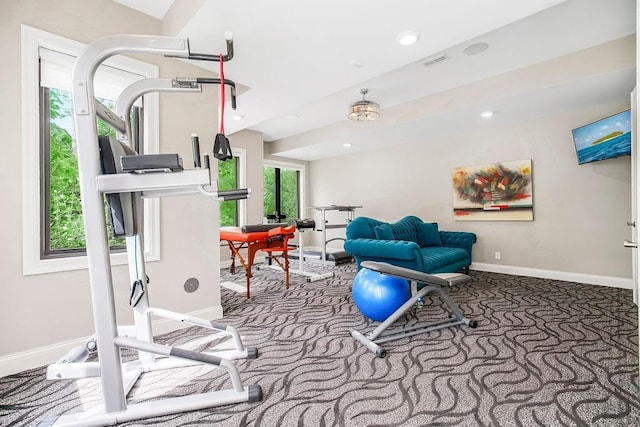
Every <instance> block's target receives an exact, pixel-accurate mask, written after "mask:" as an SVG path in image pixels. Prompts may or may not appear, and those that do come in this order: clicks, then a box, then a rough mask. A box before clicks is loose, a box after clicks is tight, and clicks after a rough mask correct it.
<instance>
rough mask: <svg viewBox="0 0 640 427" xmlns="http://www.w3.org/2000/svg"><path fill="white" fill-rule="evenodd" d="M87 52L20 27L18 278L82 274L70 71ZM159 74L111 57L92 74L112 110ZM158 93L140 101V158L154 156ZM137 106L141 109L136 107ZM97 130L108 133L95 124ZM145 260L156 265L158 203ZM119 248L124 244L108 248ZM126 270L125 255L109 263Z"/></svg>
mask: <svg viewBox="0 0 640 427" xmlns="http://www.w3.org/2000/svg"><path fill="white" fill-rule="evenodd" d="M84 47H85V45H83V44H81V43H77V42H74V41H72V40H68V39H65V38H63V37H59V36H56V35H53V34H50V33H47V32H44V31H40V30H37V29H35V28H31V27H28V26H26V25H23V26H22V70H23V73H22V74H23V82H22V97H23V102H22V105H23V110H22V117H23V120H22V123H23V217H24V222H23V242H24V243H23V272H24V274H38V273H47V272H53V271H63V270H72V269H80V268H86V267H87V262H86V255H84V248H83V246H84V237H83V232H79V231H78V230H80V229H82V230H83V226H82V225H83V220H82V214H81V205H79V203H78V202H79V187H78V179H77V161H76V158H75V154H74V151H75V145H74V144H75V141H74V130H73V116H72V112H71V95H70V93H69V90H70V86H71V70H72V67H73V64H74V62H75V58H76V57H77V55H78V53H79V52H81V51H82V50H83V49H84ZM157 75H158V69H157V67H156V66H154V65H150V64H146V63H144V62H141V61H137V60H133V59H130V58H124V57H116V58H111V59H110V60H109V61H107V62H106V63H105V66H101V67H100V69H99V70H98V72H97V73H96V79H95V84H94V89H95V93H96V96H97V97H99V98H100V99H104V100H105V105H109V104H110V103H111V104H113V103H114V102H113V101H107V100H115V99H117V97H118V95H119V93H120V91H122V89H124V88H125V87H126V86H128V85H129V84H130V83H132V82H133V81H135V80H139V79H142V78H146V77H156V76H157ZM157 100H158V97H157V94H151V95H145V97H144V101H143V102H144V109H142V110H141V111H138V112H137V113H138V114H136V116H137V117H139V118H140V120H139V122H140V123H141V124H142V126H141V127H142V129H141V131H140V134H142V135H144V138H143V141H142V144H143V151H144V152H147V153H154V152H157V145H158V143H157V127H158V125H157V123H158V119H157V116H158V106H157ZM141 105H142V104H140V105H139V106H141ZM99 128H100V129H101V130H107V127H106V126H105V125H104V124H102V125H99ZM144 212H145V214H144V222H145V237H146V238H145V253H146V255H145V256H146V259H147V260H154V259H155V260H157V259H159V256H158V253H159V203H158V202H157V200H153V199H152V200H145V207H144ZM112 244H114V245H119V244H122V241H113V242H112ZM112 260H113V262H114V263H116V264H124V263H126V254H116V255H114V256H112Z"/></svg>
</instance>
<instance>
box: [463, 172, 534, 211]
mask: <svg viewBox="0 0 640 427" xmlns="http://www.w3.org/2000/svg"><path fill="white" fill-rule="evenodd" d="M452 179H453V216H454V219H455V220H456V221H533V175H532V169H531V159H528V160H516V161H510V162H500V163H489V164H485V165H477V166H461V167H456V168H454V169H453V176H452Z"/></svg>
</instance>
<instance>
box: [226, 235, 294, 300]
mask: <svg viewBox="0 0 640 427" xmlns="http://www.w3.org/2000/svg"><path fill="white" fill-rule="evenodd" d="M295 231H296V226H295V225H290V226H287V227H282V226H275V227H273V228H271V229H269V230H266V231H250V232H243V231H242V229H241V228H240V227H222V228H220V241H225V242H227V244H228V245H229V249H230V250H231V267H230V268H229V269H230V271H231V273H232V274H233V273H235V272H236V263H235V260H236V257H237V258H238V260H239V261H240V265H242V268H244V270H245V272H246V274H247V298H250V297H251V292H250V285H251V277H252V274H251V266H252V265H253V260H254V258H255V256H256V253H257V252H258V251H263V252H265V253H266V256H267V258H270V259H272V260H274V261H275V262H276V263H277V264H278V266H279V267H280V268H282V270H283V271H284V272H285V283H286V288H287V289H289V255H288V251H289V249H290V248H289V245H288V241H289V239H291V238H293V236H294V235H295ZM245 248H246V249H247V257H246V259H245V257H243V256H242V254H241V253H240V250H241V249H245ZM278 257H280V258H282V259H279V258H278Z"/></svg>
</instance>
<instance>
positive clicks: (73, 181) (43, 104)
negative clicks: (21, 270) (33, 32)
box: [40, 62, 140, 258]
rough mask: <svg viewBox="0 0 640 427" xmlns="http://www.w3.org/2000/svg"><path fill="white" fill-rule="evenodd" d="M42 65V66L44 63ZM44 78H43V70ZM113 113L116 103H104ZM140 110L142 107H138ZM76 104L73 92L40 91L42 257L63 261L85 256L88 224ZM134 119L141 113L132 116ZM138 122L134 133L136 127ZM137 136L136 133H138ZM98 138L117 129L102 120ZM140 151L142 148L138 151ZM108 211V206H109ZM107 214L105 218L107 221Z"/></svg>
mask: <svg viewBox="0 0 640 427" xmlns="http://www.w3.org/2000/svg"><path fill="white" fill-rule="evenodd" d="M41 64H42V62H41ZM40 75H41V76H42V75H43V72H42V69H41V71H40ZM100 101H101V102H102V103H103V104H104V105H105V106H107V107H108V108H109V109H111V110H113V108H114V107H115V101H113V100H106V99H101V100H100ZM134 108H136V109H140V107H137V106H136V107H134ZM71 116H72V102H71V94H70V93H69V91H66V90H63V89H56V88H50V87H46V86H42V79H41V87H40V155H41V157H40V159H41V166H40V189H41V192H40V197H41V199H40V201H41V207H42V209H41V215H40V229H41V230H42V233H43V235H42V239H41V248H40V257H41V258H49V257H59V256H69V255H77V254H84V253H85V252H86V251H85V240H84V224H83V219H82V202H81V198H80V183H79V181H78V159H77V156H76V146H75V130H74V129H73V123H72V121H71ZM132 116H133V117H134V118H136V117H139V113H137V114H132ZM136 124H137V123H136V121H134V129H136V128H137V127H138V126H136ZM134 132H135V131H134ZM98 134H100V135H111V136H115V131H114V129H113V128H111V127H109V126H108V125H107V124H106V123H104V122H103V121H102V120H101V119H98ZM134 148H137V149H138V151H140V147H134ZM105 208H106V206H105ZM107 215H108V214H107V213H106V212H105V217H107ZM107 226H108V229H109V244H110V246H111V248H112V250H120V251H122V250H124V249H125V243H126V242H125V239H124V238H123V237H121V238H114V237H113V235H112V233H111V231H110V230H111V223H110V221H107Z"/></svg>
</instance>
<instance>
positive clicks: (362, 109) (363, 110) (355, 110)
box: [349, 88, 380, 122]
mask: <svg viewBox="0 0 640 427" xmlns="http://www.w3.org/2000/svg"><path fill="white" fill-rule="evenodd" d="M368 92H369V89H366V88H365V89H360V93H361V94H362V101H357V102H354V103H353V104H351V106H350V107H349V119H351V120H355V121H357V122H361V121H364V120H375V119H377V118H378V117H380V106H379V105H378V104H376V103H375V102H373V101H367V100H366V99H364V96H365V95H366V94H367V93H368Z"/></svg>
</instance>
